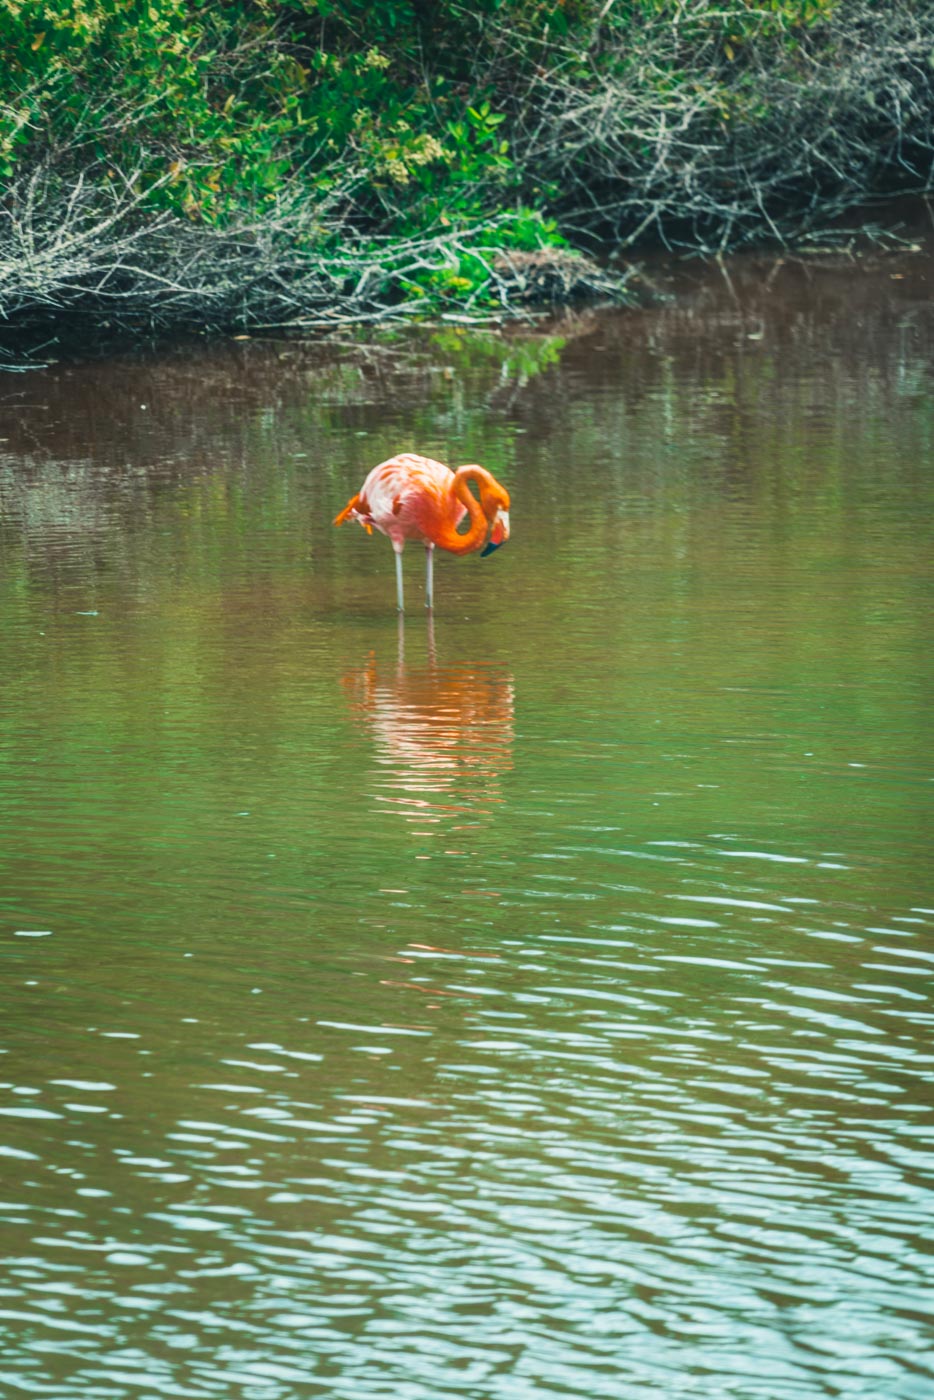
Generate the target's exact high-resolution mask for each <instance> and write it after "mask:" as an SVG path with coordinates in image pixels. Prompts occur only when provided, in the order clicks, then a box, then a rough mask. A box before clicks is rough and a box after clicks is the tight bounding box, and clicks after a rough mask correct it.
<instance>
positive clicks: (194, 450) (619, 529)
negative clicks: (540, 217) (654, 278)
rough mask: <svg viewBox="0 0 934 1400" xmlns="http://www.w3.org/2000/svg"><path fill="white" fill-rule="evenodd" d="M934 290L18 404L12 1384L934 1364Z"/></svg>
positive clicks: (866, 1374)
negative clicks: (403, 480)
mask: <svg viewBox="0 0 934 1400" xmlns="http://www.w3.org/2000/svg"><path fill="white" fill-rule="evenodd" d="M931 276H932V264H931V261H930V259H929V258H927V257H926V256H925V255H916V256H913V257H905V258H901V259H899V258H890V259H886V258H880V259H878V261H877V263H876V265H875V266H874V267H873V268H871V269H869V270H863V271H860V270H859V268H858V267H856V266H854V265H850V264H841V265H839V266H832V265H829V266H826V267H821V266H816V265H810V266H808V265H803V264H795V263H791V262H789V263H786V264H784V265H781V266H779V265H777V264H772V263H764V262H761V261H754V260H748V261H739V262H737V263H735V264H733V265H731V271H730V274H729V275H728V276H724V275H721V274H720V273H718V272H716V271H712V272H703V271H698V270H697V269H696V268H695V269H691V270H689V271H688V273H686V274H685V275H684V277H683V278H682V279H681V283H680V285H678V286H676V287H672V288H671V289H670V290H672V291H673V292H675V293H676V295H674V296H673V297H672V299H671V300H670V301H666V302H664V303H662V304H661V305H659V306H656V307H654V308H652V309H637V310H632V311H627V312H623V313H619V314H614V315H608V316H595V315H589V314H587V315H581V316H578V317H576V318H573V319H572V320H570V321H569V322H567V323H565V324H563V325H561V326H550V327H549V326H546V325H542V326H539V327H538V328H537V329H536V330H535V331H534V333H533V334H531V335H528V336H521V337H517V338H512V339H510V340H508V341H506V342H503V341H501V340H500V339H498V338H497V337H495V336H492V335H490V336H483V335H481V336H479V337H473V336H470V335H468V334H467V333H466V332H463V331H460V330H458V329H457V328H455V327H452V328H449V329H447V330H444V331H442V332H432V331H424V332H422V333H418V334H413V335H406V336H401V337H397V338H393V339H389V338H387V339H386V340H384V341H381V342H379V343H377V344H375V345H373V346H371V347H369V348H368V349H366V350H365V351H364V352H363V354H362V356H361V354H360V352H359V351H358V350H357V349H356V348H355V347H354V346H352V345H351V346H345V345H334V346H332V347H329V348H327V349H321V348H315V347H306V346H301V345H296V344H283V343H268V344H267V343H257V342H241V343H231V344H229V345H225V346H221V347H212V348H210V349H208V348H204V347H190V348H182V349H178V350H176V351H174V352H167V353H165V354H163V355H161V356H143V355H139V356H126V357H123V358H117V359H112V360H110V361H107V362H105V363H90V364H71V365H55V366H52V367H50V368H49V369H48V370H46V371H44V372H42V373H36V374H32V375H29V376H16V377H12V376H11V377H9V378H8V379H7V381H5V383H4V385H3V404H2V408H0V438H2V439H3V440H2V441H0V454H2V455H0V628H2V636H3V654H2V658H0V683H2V700H0V867H2V873H0V955H2V978H3V999H2V1006H3V1018H2V1022H3V1023H2V1027H0V1048H2V1050H3V1052H4V1053H3V1056H2V1058H0V1078H2V1082H3V1089H2V1097H0V1123H2V1131H0V1164H2V1167H3V1190H2V1205H0V1212H2V1216H0V1220H2V1237H3V1245H4V1248H3V1255H4V1258H3V1262H2V1265H0V1331H2V1334H3V1344H2V1347H0V1355H2V1360H0V1378H2V1382H3V1393H4V1394H9V1395H11V1396H45V1397H50V1398H51V1400H105V1397H106V1400H129V1397H134V1398H135V1400H155V1397H156V1396H178V1397H186V1400H209V1397H218V1398H219V1400H220V1398H221V1397H223V1400H231V1398H232V1397H237V1398H239V1400H291V1397H297V1396H302V1397H304V1396H309V1397H311V1396H322V1397H329V1398H330V1397H333V1398H334V1400H377V1397H400V1400H441V1397H445V1396H452V1397H464V1400H550V1398H551V1397H560V1396H573V1397H587V1398H588V1400H591V1398H593V1400H596V1398H597V1397H608V1398H610V1397H612V1400H629V1397H640V1400H641V1397H657V1396H665V1397H668V1396H672V1397H681V1396H694V1395H697V1396H704V1397H709V1396H712V1395H717V1396H730V1397H743V1400H801V1398H802V1397H808V1400H810V1397H817V1396H854V1397H855V1396H859V1397H863V1396H874V1397H885V1400H901V1398H902V1397H904V1400H921V1397H928V1396H931V1395H932V1394H934V1363H932V1328H931V1323H930V1313H931V1308H930V1304H931V1297H932V1291H931V1289H932V1282H934V1279H932V1275H934V1265H932V1259H931V1243H932V1228H931V1221H932V1219H934V1182H932V1174H931V1169H932V1165H934V1149H932V1129H934V1094H932V1088H931V1085H932V1076H931V1071H932V1062H934V1055H932V1048H931V1047H932V1036H931V1028H932V1013H931V1005H930V986H931V975H932V972H934V936H932V924H934V891H932V889H931V886H930V880H929V878H928V874H927V866H928V861H927V829H928V824H929V813H930V805H931V779H932V769H931V763H930V756H929V755H930V743H929V739H928V725H927V699H928V696H927V682H928V673H929V669H930V655H931V645H930V635H929V629H928V626H927V621H928V607H929V601H930V571H929V567H928V563H927V557H926V556H927V553H928V551H927V548H926V535H927V532H928V530H929V523H930V507H931V494H932V492H931V474H930V466H931V461H932V448H934V442H932V438H934V410H932V368H934V315H932V312H931V306H930V300H929V298H930V289H931ZM399 450H419V451H422V452H426V453H429V454H431V455H433V456H438V457H440V458H441V459H442V460H446V461H449V462H451V463H452V464H457V463H459V462H465V461H480V462H483V463H484V464H485V465H487V466H488V467H489V468H490V469H491V470H492V471H494V472H495V474H496V475H497V476H499V477H500V478H501V479H502V480H503V481H504V483H505V484H506V485H507V486H508V488H509V490H510V491H511V492H512V495H513V511H512V519H513V536H512V539H511V541H510V544H509V546H508V548H506V549H503V550H501V551H499V552H498V553H497V554H496V555H495V556H494V557H492V558H491V559H488V560H482V561H481V560H479V559H478V558H476V557H473V558H467V559H453V558H444V559H441V560H439V561H438V566H437V569H436V596H437V612H436V617H435V619H434V622H433V624H432V625H428V623H427V622H426V618H425V616H424V609H423V608H422V606H421V605H422V601H423V594H422V591H421V585H422V561H421V558H420V557H418V551H414V550H410V551H409V553H408V554H407V556H406V579H407V589H408V597H409V600H410V610H409V613H408V615H407V618H406V621H405V624H404V626H403V627H402V628H400V627H399V626H398V625H397V619H396V616H395V613H394V607H393V604H394V579H393V563H392V551H391V549H390V547H389V544H388V542H387V541H386V540H384V539H381V538H379V537H377V536H374V538H372V539H367V538H366V537H365V535H364V534H363V533H362V532H361V531H359V530H356V529H353V530H352V529H348V528H345V529H343V530H340V531H334V530H332V529H331V526H330V520H331V518H332V517H333V515H334V514H335V512H336V511H337V510H338V509H339V508H340V507H341V506H342V505H343V504H344V502H345V500H346V499H347V497H348V496H349V495H350V494H351V493H352V492H353V491H355V490H356V489H357V488H358V486H359V485H360V482H361V481H362V478H363V476H364V474H365V472H366V471H367V470H368V469H369V467H370V466H372V465H373V464H374V463H375V462H377V461H379V460H380V459H382V458H383V457H386V456H388V455H389V454H391V453H392V452H395V451H399Z"/></svg>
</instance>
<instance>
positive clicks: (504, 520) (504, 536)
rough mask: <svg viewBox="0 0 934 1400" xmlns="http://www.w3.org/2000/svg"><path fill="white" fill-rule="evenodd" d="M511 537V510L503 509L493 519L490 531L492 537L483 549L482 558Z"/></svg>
mask: <svg viewBox="0 0 934 1400" xmlns="http://www.w3.org/2000/svg"><path fill="white" fill-rule="evenodd" d="M508 539H509V511H508V510H501V511H498V512H497V514H496V518H495V519H494V521H493V529H492V530H491V531H490V538H489V541H488V542H487V546H486V548H485V549H481V551H480V558H481V559H485V558H486V556H487V555H488V554H492V553H493V551H494V550H496V549H499V547H500V545H501V544H505V543H506V541H507V540H508Z"/></svg>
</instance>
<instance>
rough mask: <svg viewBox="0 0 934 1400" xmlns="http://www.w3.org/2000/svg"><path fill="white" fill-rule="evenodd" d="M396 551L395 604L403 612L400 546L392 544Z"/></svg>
mask: <svg viewBox="0 0 934 1400" xmlns="http://www.w3.org/2000/svg"><path fill="white" fill-rule="evenodd" d="M393 549H394V550H395V551H396V606H397V607H398V609H399V611H400V612H405V603H404V602H403V601H402V546H401V545H398V546H397V545H393Z"/></svg>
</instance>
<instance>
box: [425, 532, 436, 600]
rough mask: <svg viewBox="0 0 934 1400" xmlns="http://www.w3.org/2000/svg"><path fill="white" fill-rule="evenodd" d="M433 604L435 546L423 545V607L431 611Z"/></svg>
mask: <svg viewBox="0 0 934 1400" xmlns="http://www.w3.org/2000/svg"><path fill="white" fill-rule="evenodd" d="M434 606H435V547H434V545H433V544H426V545H425V607H426V608H428V610H429V611H433V610H434Z"/></svg>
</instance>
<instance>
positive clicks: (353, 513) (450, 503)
mask: <svg viewBox="0 0 934 1400" xmlns="http://www.w3.org/2000/svg"><path fill="white" fill-rule="evenodd" d="M469 483H474V484H475V485H476V486H477V489H478V491H479V496H480V500H479V501H477V499H476V497H475V496H474V495H473V493H472V492H471V490H470V485H469ZM465 516H469V517H470V523H469V525H468V528H467V530H466V531H464V532H462V533H461V532H459V531H458V526H459V525H460V524H461V523H462V521H463V519H464V517H465ZM345 520H356V521H357V522H358V523H359V524H360V525H362V526H363V528H364V529H365V530H366V531H367V533H368V534H369V533H372V531H373V529H377V530H379V531H380V532H381V533H382V534H384V535H388V537H389V539H390V540H391V541H392V547H393V549H394V550H395V552H396V587H397V596H398V604H399V610H400V612H401V611H402V607H403V600H402V551H403V549H404V548H405V543H406V540H420V541H421V542H422V543H423V544H424V545H425V548H426V550H427V555H428V559H427V576H426V598H425V603H426V606H427V607H429V608H430V607H432V605H433V601H434V599H433V570H432V565H433V551H434V549H435V547H436V546H437V547H438V548H440V549H444V550H447V551H448V552H449V553H451V554H469V553H471V552H473V551H474V550H477V549H482V548H483V546H484V545H486V548H485V549H483V553H484V554H488V553H490V552H491V551H492V550H494V549H498V548H499V546H500V545H501V544H504V543H505V541H506V540H507V539H508V538H509V493H508V492H507V491H506V490H505V489H504V488H503V487H502V486H501V485H500V484H499V482H498V481H497V480H496V478H495V477H494V476H493V475H492V474H491V473H490V472H488V471H487V470H486V469H485V468H484V467H478V466H467V467H459V468H458V470H457V471H456V472H452V471H451V469H450V467H446V466H445V465H444V464H443V463H442V462H436V461H434V460H433V459H432V458H431V457H420V456H418V455H416V454H415V453H408V452H403V453H400V454H399V456H397V457H390V458H389V459H388V460H387V461H385V462H380V463H379V465H378V466H375V467H374V468H373V470H372V471H371V472H370V473H369V475H368V476H367V478H366V480H365V481H364V483H363V485H362V486H361V488H360V490H359V491H358V492H357V494H356V495H355V496H352V497H351V498H350V500H349V501H348V502H347V505H346V506H345V507H344V509H343V510H342V511H341V512H340V514H339V515H338V516H336V518H335V520H334V524H335V525H343V523H344V521H345ZM488 539H489V542H488V543H487V540H488Z"/></svg>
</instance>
